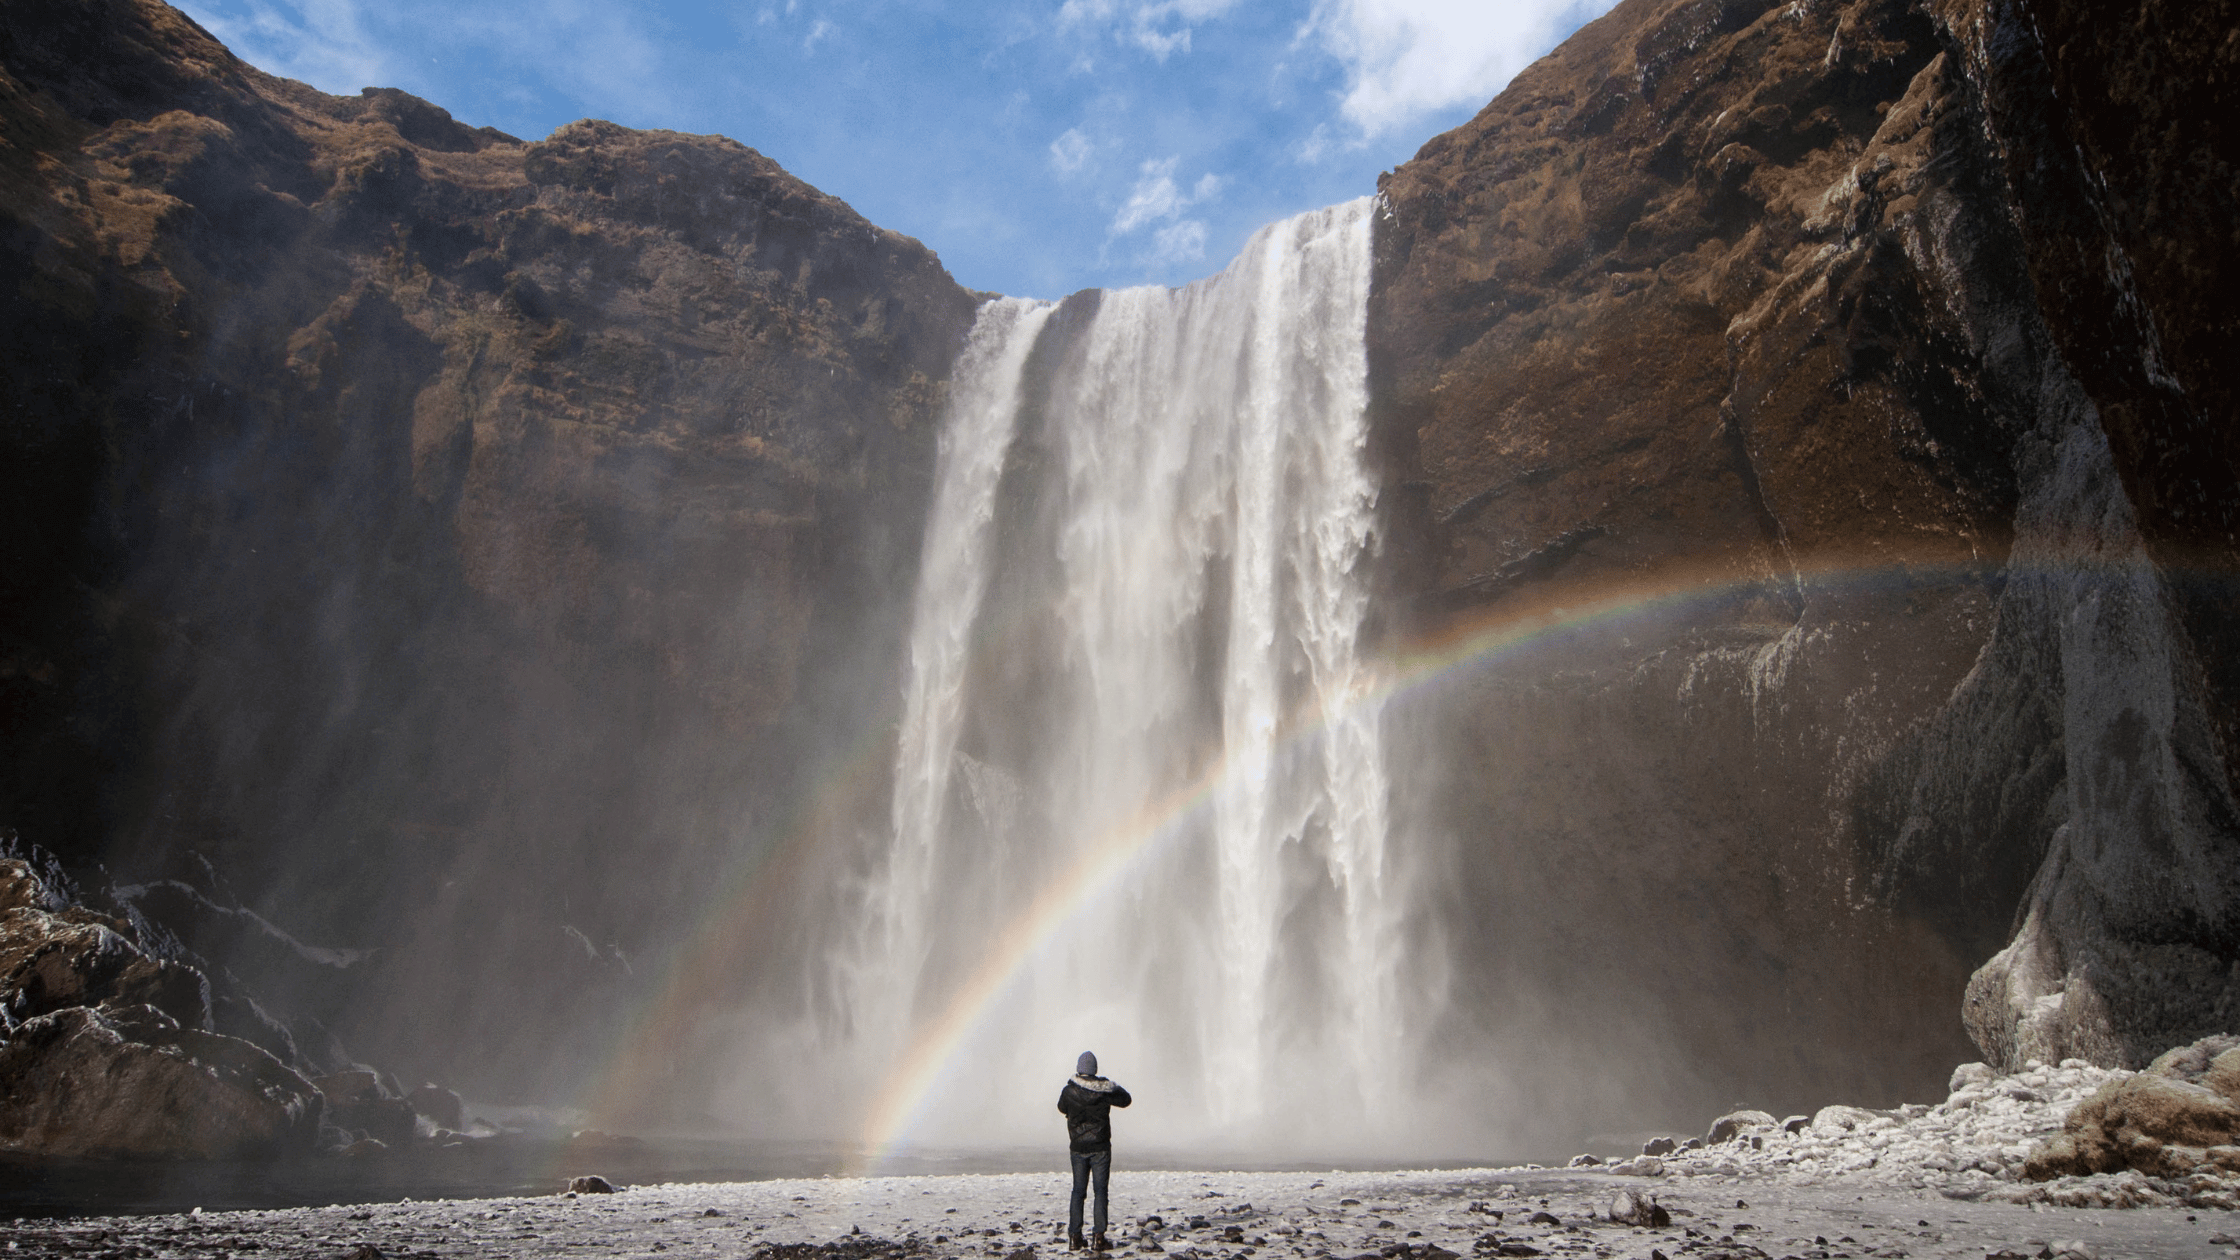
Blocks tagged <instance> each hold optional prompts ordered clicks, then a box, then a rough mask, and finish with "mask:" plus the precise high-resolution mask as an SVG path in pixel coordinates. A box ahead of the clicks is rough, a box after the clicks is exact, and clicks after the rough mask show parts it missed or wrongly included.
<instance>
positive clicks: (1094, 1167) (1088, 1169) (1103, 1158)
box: [1066, 1146, 1112, 1241]
mask: <svg viewBox="0 0 2240 1260" xmlns="http://www.w3.org/2000/svg"><path fill="white" fill-rule="evenodd" d="M1091 1179H1094V1180H1095V1181H1096V1183H1097V1228H1096V1232H1095V1234H1094V1237H1097V1238H1102V1237H1104V1225H1105V1198H1106V1191H1107V1190H1109V1189H1110V1188H1111V1186H1112V1148H1111V1147H1109V1146H1108V1147H1106V1148H1105V1149H1103V1150H1101V1151H1075V1152H1073V1202H1072V1203H1071V1204H1069V1205H1068V1206H1067V1208H1066V1238H1067V1239H1068V1240H1069V1241H1070V1240H1072V1239H1075V1238H1079V1237H1081V1200H1082V1198H1083V1196H1085V1195H1087V1194H1088V1192H1089V1182H1090V1180H1091Z"/></svg>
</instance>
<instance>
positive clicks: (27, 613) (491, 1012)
mask: <svg viewBox="0 0 2240 1260" xmlns="http://www.w3.org/2000/svg"><path fill="white" fill-rule="evenodd" d="M0 210H4V215H0V218H4V221H5V222H6V224H7V229H6V231H7V234H8V235H7V238H6V240H5V241H4V242H0V288H4V289H5V290H6V291H7V292H8V293H9V294H10V300H9V301H8V302H6V303H4V304H0V356H4V357H0V374H4V378H5V396H6V398H7V404H6V416H5V419H4V420H0V425H4V428H0V479H4V481H0V503H4V504H5V507H4V508H0V511H4V512H5V513H6V516H5V519H4V522H0V531H4V534H0V554H4V555H5V557H6V559H5V562H4V563H0V603H4V604H5V605H6V606H7V607H8V609H9V615H8V617H7V619H6V623H5V624H6V631H5V634H6V639H5V641H4V642H0V689H4V693H5V695H6V704H5V706H4V719H0V720H4V721H5V724H6V725H5V729H4V730H0V741H4V742H5V746H6V747H7V748H8V749H9V750H10V755H9V756H8V757H7V758H6V759H5V766H4V768H0V796H4V798H5V800H6V804H7V814H6V821H7V822H8V823H9V824H10V825H12V826H14V827H15V828H17V829H18V830H19V831H20V832H21V834H22V836H23V838H24V839H25V840H27V841H33V840H35V841H38V842H40V843H43V844H45V845H47V846H49V847H51V848H54V849H56V850H58V851H59V852H61V853H63V854H64V855H65V856H67V857H70V858H72V859H73V860H75V861H78V862H79V863H81V864H82V863H84V862H87V861H90V860H91V859H93V858H95V857H100V858H102V859H105V860H106V861H107V862H108V863H109V865H110V867H111V868H112V870H113V871H115V872H116V873H118V874H119V875H120V876H122V877H130V878H138V879H146V878H149V877H152V876H162V875H181V876H187V877H189V878H190V879H191V881H192V882H193V883H194V884H195V885H197V886H198V887H199V890H200V891H199V893H189V892H188V891H187V890H186V889H185V888H184V887H183V886H172V885H162V884H155V885H148V886H147V887H144V888H142V889H140V890H139V891H140V895H142V896H143V899H149V898H152V899H154V900H153V901H152V902H150V904H151V905H153V904H154V902H163V903H164V905H165V906H167V907H168V909H169V910H170V911H172V912H175V913H174V914H173V917H174V918H175V919H177V920H179V921H181V922H186V923H188V924H190V925H192V926H191V928H190V936H192V935H196V934H199V935H200V937H201V938H202V940H203V942H204V943H205V944H206V945H209V947H210V948H213V950H214V951H215V952H217V953H218V954H219V955H220V959H219V961H221V962H226V963H227V964H228V965H230V966H231V967H232V968H233V969H234V970H235V971H236V972H238V973H239V974H240V976H241V979H242V980H243V982H244V983H245V984H247V985H248V986H249V987H250V988H252V989H257V988H261V989H262V990H263V991H264V992H266V993H267V994H268V996H269V995H278V996H284V997H285V998H286V999H287V1000H289V1001H290V1002H291V1003H292V1004H293V1005H295V1006H296V1007H297V1009H308V1010H313V1011H315V1012H317V1013H318V1014H319V1015H321V1016H323V1017H324V1019H325V1021H326V1022H327V1023H328V1024H329V1025H330V1027H331V1028H332V1029H333V1030H334V1031H336V1032H338V1033H340V1034H341V1035H342V1037H343V1039H344V1042H345V1044H347V1045H348V1046H349V1047H350V1049H351V1050H352V1051H354V1052H358V1053H362V1054H366V1055H371V1056H375V1057H376V1061H381V1062H387V1063H394V1064H396V1065H398V1066H400V1067H403V1068H405V1069H407V1070H417V1071H424V1072H429V1073H444V1074H447V1075H448V1076H449V1078H450V1079H455V1080H460V1081H462V1082H468V1083H472V1084H474V1085H475V1086H477V1087H479V1088H483V1089H486V1090H490V1091H492V1092H499V1093H502V1092H517V1091H521V1090H524V1089H531V1090H533V1089H535V1088H537V1087H538V1085H539V1084H540V1082H539V1081H537V1080H536V1079H533V1078H530V1077H525V1076H522V1075H519V1074H518V1073H520V1072H521V1071H522V1070H524V1069H526V1068H528V1067H542V1066H544V1065H552V1067H551V1070H553V1071H555V1072H559V1073H563V1074H564V1073H565V1072H567V1071H568V1070H570V1067H569V1065H568V1059H569V1056H568V1054H567V1053H566V1049H565V1047H561V1048H558V1049H557V1052H556V1048H555V1047H553V1046H551V1045H549V1044H547V1039H548V1038H549V1037H550V1036H551V1035H552V1030H553V1029H554V1028H555V1027H566V1026H568V1024H569V1022H570V1014H571V1012H576V1013H585V1012H590V1011H595V1010H603V1009H607V1008H608V1007H609V1006H611V1004H612V1002H613V1000H614V999H615V997H616V995H617V993H618V992H622V993H626V992H627V987H628V985H629V984H630V983H631V981H630V978H629V974H628V959H629V957H630V956H631V955H632V954H633V953H634V952H636V951H637V950H639V949H643V948H654V947H658V946H659V945H660V944H661V943H662V938H661V935H660V931H661V929H660V928H659V927H658V926H657V925H661V924H663V923H675V922H678V921H680V920H683V919H685V918H687V917H688V916H689V915H691V914H692V913H693V912H694V911H696V910H697V909H698V906H699V898H701V897H702V896H704V895H705V893H706V891H707V890H708V889H709V888H711V887H713V886H714V884H715V883H716V882H719V881H720V880H721V878H722V875H723V872H724V871H726V870H727V869H729V867H730V864H732V863H737V862H746V861H753V860H756V859H757V858H758V857H759V853H758V852H753V851H748V852H742V851H741V847H740V843H739V837H741V836H748V837H756V838H763V839H768V838H771V837H774V836H775V835H776V834H778V833H779V830H780V828H779V824H781V823H783V822H784V821H785V819H786V816H787V813H788V811H789V809H790V808H792V805H793V804H795V803H797V801H796V795H789V793H792V792H793V788H792V786H791V785H796V784H802V785H814V784H818V783H821V782H824V781H826V780H827V778H828V777H829V772H830V769H831V767H832V765H833V764H834V763H835V762H837V761H838V760H839V759H840V758H842V757H844V756H846V755H848V754H849V753H850V751H851V749H849V748H848V747H847V746H846V744H845V742H844V741H845V740H847V739H850V738H852V737H853V736H854V734H855V733H856V732H859V731H861V730H863V729H877V728H878V725H879V714H880V712H881V711H882V710H883V708H884V707H885V706H888V705H891V703H892V697H891V690H892V686H891V680H892V678H893V677H894V658H895V654H896V652H897V650H898V648H897V636H898V634H899V627H900V626H901V624H902V623H903V621H904V614H905V612H906V608H907V600H908V598H909V591H910V589H911V575H912V573H913V572H914V568H915V564H916V550H917V544H916V537H917V531H918V529H919V527H920V521H921V518H922V516H923V509H924V498H925V495H926V493H927V483H928V477H929V475H930V468H931V462H932V453H933V436H934V434H933V429H934V425H933V421H934V418H935V415H936V410H937V407H938V404H939V402H940V399H941V397H942V393H943V389H944V382H945V379H946V376H947V373H948V369H949V363H950V360H951V359H952V357H953V356H954V353H955V351H956V348H957V346H958V345H959V343H960V341H961V339H962V336H963V334H964V332H965V330H966V329H967V327H968V326H969V324H970V321H971V317H972V310H973V307H974V305H975V299H974V298H973V296H972V295H970V294H968V293H966V292H965V291H963V290H962V289H960V288H959V287H958V286H957V285H956V284H955V283H954V282H953V281H952V280H951V279H950V278H949V276H948V275H947V273H946V272H944V271H943V270H942V268H941V266H940V263H939V262H938V260H936V259H935V258H934V256H933V255H932V254H931V253H930V252H929V251H927V250H926V249H925V248H923V247H922V246H920V245H919V244H918V243H916V242H915V241H911V240H908V239H905V238H902V237H899V236H896V235H895V234H893V233H890V232H885V231H882V230H880V229H878V228H876V227H873V226H872V225H871V224H869V223H866V222H865V221H864V220H862V219H861V218H860V217H858V216H857V215H855V214H854V213H853V212H852V211H850V210H849V209H848V208H847V207H846V206H844V205H842V204H841V203H839V202H838V201H836V200H834V199H832V198H830V197H827V196H824V195H823V194H821V193H818V192H817V191H816V190H814V189H812V188H810V187H808V186H806V185H804V184H802V183H801V182H800V181H798V180H796V179H794V178H792V177H791V176H789V175H787V174H786V173H784V172H783V171H781V170H780V169H779V168H778V167H777V166H776V165H775V164H774V163H772V162H770V161H769V160H768V159H766V158H764V157H762V156H761V155H759V154H757V153H755V152H754V151H752V150H750V149H747V148H745V147H743V146H741V145H738V144H736V143H733V142H731V141H728V140H723V139H719V138H713V137H699V136H685V135H677V134H670V133H658V132H633V131H627V130H625V129H623V128H620V127H615V126H613V125H610V124H605V123H598V122H583V123H577V124H574V125H572V126H570V127H567V128H563V129H562V130H561V131H559V132H557V133H555V134H554V135H553V136H552V137H550V138H549V139H547V140H545V141H543V142H540V143H525V142H523V141H520V140H516V139H514V138H513V137H510V136H505V135H501V134H498V133H496V132H493V131H490V130H487V129H484V130H479V131H478V130H475V129H472V128H468V127H465V126H462V125H460V124H458V123H456V122H454V121H453V120H452V119H451V118H450V117H449V116H448V115H447V114H445V113H444V112H443V111H442V110H440V109H438V108H436V107H434V106H432V105H429V104H427V103H426V102H423V101H419V100H416V99H414V98H412V97H409V96H405V95H403V94H401V93H398V92H394V91H376V90H368V91H367V92H366V93H365V94H364V95H362V96H360V97H358V98H355V99H350V98H336V97H329V96H325V95H322V94H320V93H318V92H315V91H313V90H311V89H309V88H306V87H304V86H303V85H301V84H297V83H292V82H288V81H284V80H280V79H276V78H273V77H271V76H268V75H265V74H262V73H259V72H258V71H256V70H254V69H252V68H250V67H249V66H247V65H244V64H243V63H241V62H240V61H238V60H237V59H235V58H234V57H233V56H231V55H230V54H229V53H227V52H226V51H225V50H224V49H223V48H221V47H220V46H218V45H217V44H216V43H215V42H214V41H212V40H211V39H210V38H209V37H208V36H207V35H206V34H205V33H203V32H202V31H201V30H200V29H199V28H197V27H195V26H194V25H193V24H192V23H191V22H189V21H187V20H186V19H185V18H183V17H182V16H181V15H179V14H178V13H177V12H175V11H173V10H171V9H169V8H167V7H166V6H164V5H162V4H160V3H157V2H156V0H28V2H27V3H23V4H11V5H10V6H9V9H8V13H7V15H6V19H5V21H4V22H0ZM803 790H806V789H803ZM868 798H869V799H870V800H871V801H873V802H874V803H875V804H877V805H881V806H883V797H882V796H881V795H880V793H879V791H878V789H877V786H876V785H875V784H873V785H870V786H869V788H868ZM821 804H823V805H824V806H825V807H826V809H827V811H828V812H833V811H835V810H836V811H837V813H838V814H840V815H845V814H846V812H847V809H846V803H845V802H841V803H839V804H838V805H835V804H834V803H833V802H830V801H827V802H822V803H821ZM753 847H754V846H753V845H752V844H751V843H750V844H749V845H748V846H747V848H748V849H749V850H752V849H753ZM197 854H200V855H206V856H207V857H208V858H209V859H210V861H211V863H212V864H213V866H214V867H215V870H216V871H217V872H218V873H220V874H221V875H222V876H223V877H225V878H226V879H228V880H231V881H232V883H233V887H232V888H230V889H220V888H215V887H213V886H212V882H211V877H210V875H209V874H208V872H207V870H206V869H205V868H203V867H202V866H200V865H199V864H198V863H197V862H196V861H195V860H194V855H197ZM236 894H237V895H238V896H239V898H240V899H241V901H242V903H243V907H245V908H247V909H249V910H253V911H257V912H259V913H261V915H262V916H263V917H264V918H265V919H268V920H270V921H271V922H272V923H273V924H275V925H277V926H278V927H279V928H281V929H283V930H285V931H287V932H290V933H292V934H293V935H294V936H296V937H300V938H303V939H305V940H308V941H311V942H314V943H325V944H334V945H345V946H368V947H373V946H378V947H381V949H382V952H381V953H380V954H378V955H376V956H375V958H374V960H373V961H366V962H359V961H354V960H356V959H357V956H356V955H350V954H331V953H330V954H327V955H318V951H311V952H308V953H307V952H306V951H302V950H297V949H294V948H292V947H289V946H287V945H286V944H285V943H284V942H281V938H279V937H278V936H276V935H275V934H274V933H271V932H267V931H264V930H263V929H262V928H261V927H260V928H257V929H256V930H254V931H245V930H243V928H242V925H245V924H249V923H251V920H248V919H246V918H243V917H242V916H241V915H239V914H238V913H235V911H236V909H237V907H235V906H233V905H231V904H230V903H229V902H228V898H229V897H231V896H233V895H236ZM647 925H656V926H652V927H649V926H647ZM210 942H218V943H219V944H217V945H210V944H209V943H210ZM225 942H231V944H224V943H225ZM276 942H280V943H276ZM221 946H222V948H221ZM314 955H318V956H316V957H315V956H314ZM338 960H339V961H338ZM463 960H471V961H463ZM338 967H339V968H343V969H344V970H343V971H338V970H337V968H338ZM351 967H356V968H357V969H358V970H356V971H350V970H348V969H349V968H351ZM367 968H375V969H378V970H379V971H380V973H381V974H380V975H379V976H378V977H375V978H373V979H367V978H366V977H365V976H364V974H363V973H364V970H365V969H367ZM370 994H383V995H386V996H385V997H383V998H381V999H380V1000H378V1001H376V1000H375V999H374V998H372V997H370V996H368V995H370ZM579 1003H580V1005H578V1004H579ZM530 1012H534V1013H536V1015H537V1016H538V1018H536V1019H535V1020H534V1021H533V1022H532V1021H530V1020H526V1019H524V1018H523V1016H524V1014H525V1013H530ZM438 1013H440V1019H441V1023H442V1026H441V1027H436V1026H424V1024H423V1021H426V1020H430V1019H434V1018H437V1017H438ZM586 1017H588V1016H586ZM299 1031H300V1030H299ZM576 1033H578V1034H586V1033H587V1034H589V1036H590V1038H591V1039H593V1040H594V1041H595V1040H596V1039H597V1038H598V1037H600V1036H603V1034H600V1033H599V1032H598V1031H597V1030H596V1029H583V1028H578V1029H577V1030H576ZM307 1044H308V1043H307ZM465 1046H474V1047H477V1048H478V1050H477V1053H476V1057H475V1060H474V1061H473V1062H461V1061H458V1058H457V1056H456V1055H455V1054H454V1052H453V1050H452V1047H465ZM545 1083H549V1082H545Z"/></svg>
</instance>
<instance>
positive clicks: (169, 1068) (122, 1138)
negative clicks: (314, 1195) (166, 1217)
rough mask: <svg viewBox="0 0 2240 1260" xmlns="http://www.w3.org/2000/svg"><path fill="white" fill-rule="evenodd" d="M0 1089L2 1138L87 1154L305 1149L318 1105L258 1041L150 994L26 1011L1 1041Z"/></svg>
mask: <svg viewBox="0 0 2240 1260" xmlns="http://www.w3.org/2000/svg"><path fill="white" fill-rule="evenodd" d="M112 1019H113V1020H114V1022H112ZM127 1032H129V1034H130V1038H129V1039H128V1037H127ZM0 1100H5V1101H4V1102H0V1149H8V1150H16V1151H23V1152H27V1153H31V1154H36V1155H41V1156H53V1157H77V1158H94V1159H109V1158H117V1159H127V1158H128V1159H228V1158H247V1157H257V1156H268V1155H276V1154H287V1153H292V1152H299V1151H304V1150H308V1149H309V1148H310V1145H311V1142H312V1140H313V1138H314V1137H315V1136H316V1134H317V1133H318V1127H319V1116H320V1109H321V1107H320V1098H319V1094H318V1092H317V1091H316V1090H314V1089H313V1088H312V1087H311V1084H310V1082H308V1081H306V1080H304V1079H303V1078H302V1077H301V1076H299V1075H297V1074H296V1073H295V1072H294V1071H292V1070H291V1069H289V1068H288V1067H287V1066H286V1065H285V1064H283V1063H281V1062H280V1061H279V1060H277V1059H274V1058H273V1057H272V1056H271V1055H269V1054H267V1053H265V1052H264V1051H263V1050H261V1049H259V1048H257V1047H256V1046H253V1045H250V1044H249V1043H248V1042H245V1041H237V1040H235V1039H233V1038H231V1037H222V1036H219V1035H217V1034H215V1033H208V1032H203V1031H200V1030H198V1029H192V1028H182V1027H180V1026H179V1025H178V1023H177V1022H176V1021H175V1020H172V1019H171V1018H170V1017H169V1016H167V1015H165V1014H163V1013H162V1012H160V1011H157V1010H155V1009H154V1008H153V1007H145V1006H143V1007H137V1008H130V1009H129V1010H127V1011H124V1012H120V1013H118V1014H117V1015H116V1016H114V1017H112V1016H110V1015H108V1014H107V1013H105V1012H103V1011H98V1010H92V1009H88V1008H85V1007H72V1008H69V1009H66V1010H61V1011H56V1012H53V1013H51V1014H47V1015H42V1016H39V1017H37V1018H35V1019H32V1020H29V1021H27V1022H25V1023H24V1024H23V1025H22V1026H21V1027H19V1028H17V1029H16V1030H15V1032H14V1033H13V1034H12V1035H11V1036H10V1038H9V1040H8V1041H7V1042H5V1043H0Z"/></svg>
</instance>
